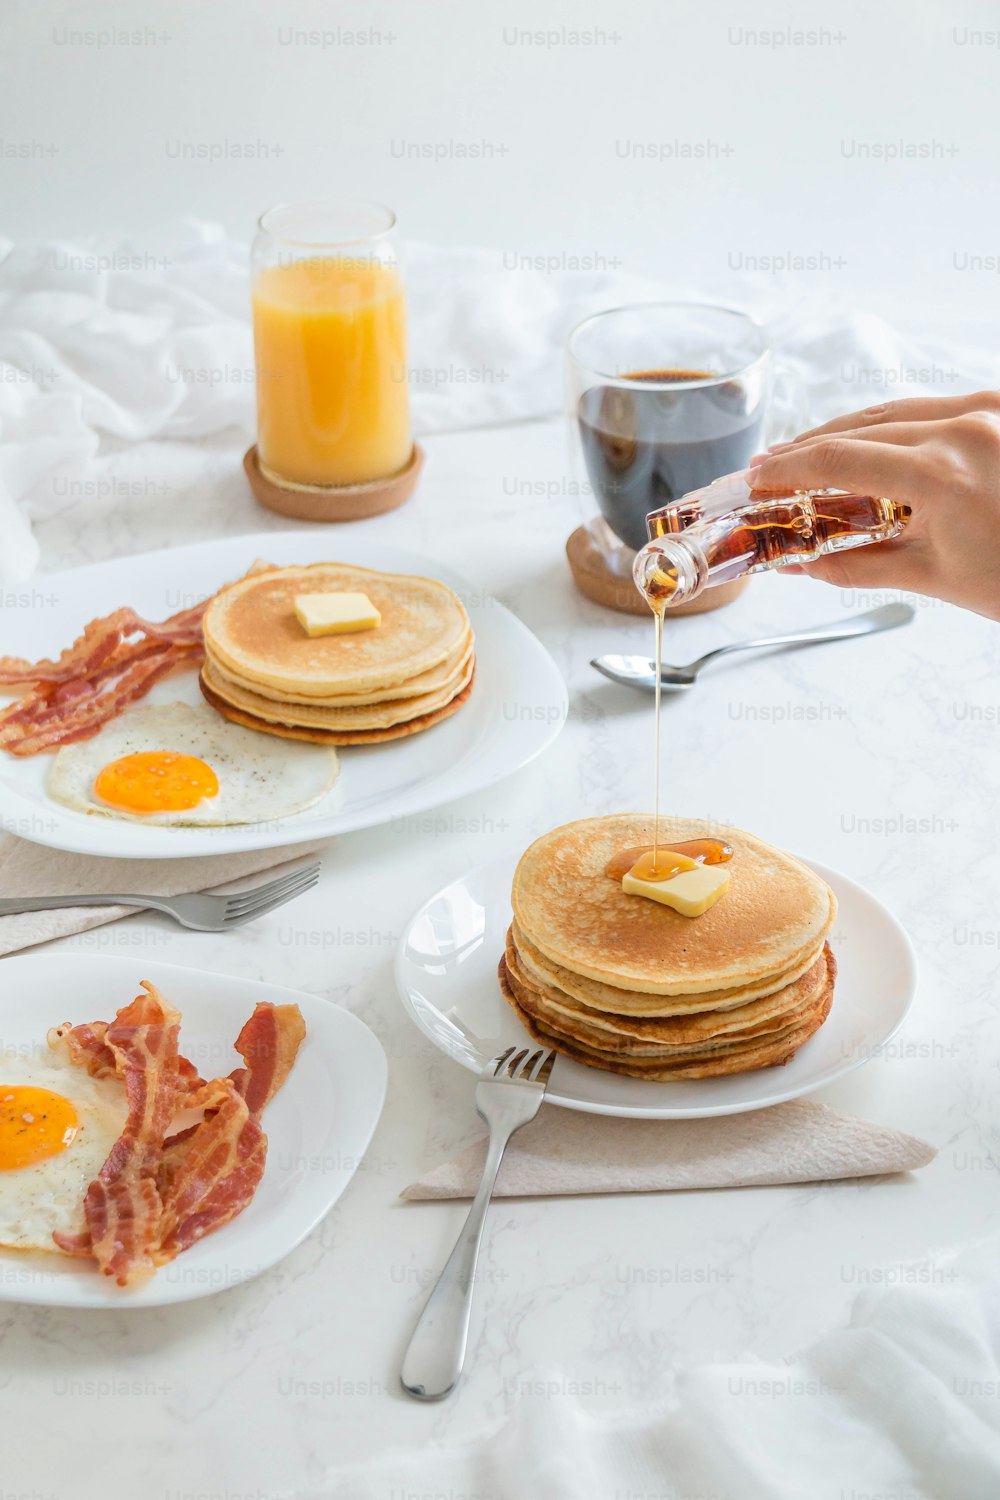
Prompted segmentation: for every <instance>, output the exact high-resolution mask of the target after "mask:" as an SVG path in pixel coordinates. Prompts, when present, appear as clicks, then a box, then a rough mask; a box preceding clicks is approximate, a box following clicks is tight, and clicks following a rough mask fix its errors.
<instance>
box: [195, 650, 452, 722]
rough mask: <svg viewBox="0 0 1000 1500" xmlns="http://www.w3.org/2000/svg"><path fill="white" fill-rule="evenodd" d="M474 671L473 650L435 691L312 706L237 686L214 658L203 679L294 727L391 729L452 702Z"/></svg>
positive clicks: (256, 713)
mask: <svg viewBox="0 0 1000 1500" xmlns="http://www.w3.org/2000/svg"><path fill="white" fill-rule="evenodd" d="M474 671H475V658H474V657H473V656H472V654H471V653H470V655H469V657H468V659H467V660H466V663H465V665H464V666H463V667H462V668H461V669H460V670H459V671H458V672H457V673H455V674H454V675H453V678H452V680H451V681H450V682H449V683H447V684H446V685H445V686H444V687H441V688H438V689H436V690H435V691H434V692H430V693H421V694H420V695H419V696H417V697H413V698H388V699H383V700H381V701H380V702H378V703H368V704H364V705H361V706H358V707H355V708H325V707H309V706H307V705H306V704H304V703H301V702H298V703H283V702H281V703H279V702H278V701H276V700H275V699H273V698H264V697H261V695H260V694H259V693H251V692H247V691H246V690H245V689H243V688H240V687H236V686H234V685H233V684H232V683H231V682H230V681H229V679H228V678H227V677H225V676H224V674H223V673H221V672H220V671H219V670H218V669H217V668H216V666H215V665H214V663H213V662H211V661H206V662H205V664H204V666H203V667H202V681H203V682H204V684H205V686H206V687H207V688H208V689H209V691H210V692H211V693H212V694H213V696H214V697H215V698H218V699H222V701H223V702H225V703H228V704H229V705H230V707H232V708H237V709H240V710H241V711H242V712H244V713H247V714H251V715H253V717H254V718H257V719H263V720H266V721H267V722H269V723H275V724H284V725H287V726H288V727H290V728H300V729H322V730H325V731H329V732H333V733H337V732H341V731H350V730H377V729H391V728H393V727H394V726H395V725H397V724H405V723H408V722H410V721H412V720H415V719H418V718H422V717H426V716H427V715H428V714H431V713H433V712H434V711H435V710H437V709H439V708H444V707H445V705H446V704H449V703H451V702H452V701H453V699H455V698H456V697H457V695H458V694H459V693H460V692H461V691H462V689H463V688H465V687H467V686H468V684H469V683H470V682H471V681H472V676H473V673H474Z"/></svg>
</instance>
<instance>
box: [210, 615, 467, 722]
mask: <svg viewBox="0 0 1000 1500" xmlns="http://www.w3.org/2000/svg"><path fill="white" fill-rule="evenodd" d="M472 652H473V639H472V630H471V628H470V630H469V631H468V633H467V635H466V637H465V639H464V640H463V641H462V642H461V643H460V644H459V645H458V646H457V647H456V648H455V650H454V651H452V652H451V653H450V655H448V656H446V657H445V659H444V661H442V662H439V663H438V665H437V666H435V667H429V668H428V669H427V671H426V672H417V673H416V674H415V675H414V676H413V677H408V678H407V679H406V681H405V682H398V683H395V684H394V685H393V686H392V687H383V688H370V689H369V690H368V692H366V693H332V694H330V696H329V697H325V698H323V697H320V696H319V695H318V694H316V693H311V694H306V693H292V692H288V691H282V690H281V689H280V688H272V687H268V685H267V684H266V683H263V682H251V681H250V679H249V678H247V677H243V676H242V675H241V674H240V673H239V672H232V671H229V670H228V669H227V668H226V667H224V666H223V665H222V663H221V662H220V661H219V660H218V659H217V658H215V659H213V660H212V676H213V681H217V682H219V683H220V684H222V685H223V686H225V687H226V688H227V689H230V690H232V689H237V688H238V689H239V690H240V691H241V692H243V693H252V694H253V695H254V697H255V698H266V699H270V700H272V701H273V702H275V703H282V704H288V703H298V704H301V705H302V706H303V707H305V708H362V707H365V706H367V705H368V704H370V703H383V702H385V701H386V700H388V699H397V698H418V697H421V696H422V695H423V694H424V693H433V692H435V691H437V690H438V689H439V688H445V687H449V686H453V687H454V691H455V692H457V691H458V682H459V680H460V679H461V676H462V672H463V669H464V668H465V667H467V666H468V664H469V660H470V658H471V656H472ZM224 696H226V697H229V696H230V694H229V692H227V693H226V694H225V695H224ZM231 701H232V702H233V703H235V704H236V705H237V706H241V705H240V699H239V696H238V694H237V693H236V692H235V691H233V692H232V696H231ZM242 706H243V707H246V708H247V709H248V711H249V712H250V713H253V712H254V710H253V708H252V707H250V705H249V704H244V705H242Z"/></svg>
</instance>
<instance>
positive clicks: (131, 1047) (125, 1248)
mask: <svg viewBox="0 0 1000 1500" xmlns="http://www.w3.org/2000/svg"><path fill="white" fill-rule="evenodd" d="M142 989H143V990H144V991H145V994H143V995H139V996H137V997H136V999H135V1000H133V1001H132V1004H131V1005H128V1006H126V1007H125V1008H124V1009H123V1010H120V1011H119V1012H118V1015H117V1016H116V1017H115V1019H114V1021H112V1022H111V1024H110V1025H109V1026H108V1028H107V1030H106V1032H105V1034H104V1042H105V1043H106V1045H107V1046H108V1047H110V1048H111V1050H112V1052H113V1053H114V1055H115V1062H116V1065H117V1068H118V1072H119V1073H120V1074H121V1076H122V1079H123V1081H124V1084H125V1097H126V1101H127V1104H128V1115H127V1117H126V1121H125V1128H124V1130H123V1131H122V1133H121V1135H120V1136H119V1138H118V1140H117V1141H116V1142H115V1144H114V1146H113V1147H112V1148H111V1153H110V1155H109V1156H108V1159H107V1161H106V1162H105V1163H104V1165H103V1167H102V1168H101V1170H100V1173H99V1174H98V1176H97V1177H96V1178H95V1179H94V1181H93V1182H92V1183H91V1184H90V1186H89V1187H88V1189H87V1193H86V1196H85V1198H84V1202H83V1206H84V1213H85V1215H86V1221H87V1228H86V1230H85V1231H84V1233H83V1234H81V1235H66V1234H62V1233H60V1232H59V1231H56V1233H55V1234H54V1235H53V1239H54V1240H55V1242H56V1244H57V1245H58V1246H59V1248H60V1249H61V1250H64V1251H66V1252H67V1253H68V1254H70V1255H92V1256H93V1258H94V1259H95V1260H96V1261H97V1264H98V1267H99V1268H100V1270H101V1271H103V1273H104V1274H105V1276H113V1277H114V1278H115V1280H116V1281H117V1283H118V1285H119V1286H129V1285H131V1284H132V1283H133V1282H135V1281H136V1280H138V1279H139V1278H140V1277H142V1276H144V1275H148V1274H149V1273H150V1272H151V1271H152V1270H153V1269H154V1267H155V1261H154V1259H153V1252H154V1250H155V1249H156V1247H157V1245H158V1242H159V1237H160V1228H161V1220H162V1214H163V1204H162V1201H161V1199H160V1194H159V1190H158V1188H157V1182H156V1179H157V1175H158V1172H159V1169H160V1163H161V1158H162V1154H163V1138H164V1135H165V1134H166V1131H167V1128H168V1126H169V1124H170V1120H171V1117H172V1116H173V1114H174V1110H175V1106H176V1088H175V1081H176V1072H177V1067H176V1063H177V1037H178V1033H179V1031H180V1015H179V1014H178V1012H177V1011H176V1010H174V1008H173V1006H172V1005H170V1004H169V1002H168V1001H166V1000H165V999H164V998H163V997H162V996H161V995H160V994H159V992H158V991H157V990H156V988H155V987H154V986H153V985H151V984H148V983H147V982H146V981H143V984H142Z"/></svg>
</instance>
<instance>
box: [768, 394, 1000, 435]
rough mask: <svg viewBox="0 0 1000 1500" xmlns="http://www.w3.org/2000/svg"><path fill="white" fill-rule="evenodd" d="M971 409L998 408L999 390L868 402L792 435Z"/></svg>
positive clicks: (930, 418) (935, 418) (933, 418)
mask: <svg viewBox="0 0 1000 1500" xmlns="http://www.w3.org/2000/svg"><path fill="white" fill-rule="evenodd" d="M970 411H987V412H1000V391H975V392H974V393H973V394H972V395H971V396H910V397H908V398H907V399H906V400H903V401H886V402H883V403H882V404H881V405H880V406H867V407H865V409H864V410H863V411H851V412H846V413H845V414H844V416H842V417H834V418H833V420H832V421H830V422H824V423H823V424H822V426H820V427H810V428H809V430H808V431H807V432H802V433H800V434H799V436H798V437H797V438H796V439H795V442H797V443H801V442H803V441H804V440H805V439H806V438H814V437H825V436H826V435H827V434H828V433H831V432H835V433H842V432H848V431H851V432H865V433H868V432H869V431H870V429H872V428H878V427H881V426H883V425H885V424H886V423H895V422H941V421H946V420H948V419H949V418H950V417H964V416H965V415H966V413H967V412H970Z"/></svg>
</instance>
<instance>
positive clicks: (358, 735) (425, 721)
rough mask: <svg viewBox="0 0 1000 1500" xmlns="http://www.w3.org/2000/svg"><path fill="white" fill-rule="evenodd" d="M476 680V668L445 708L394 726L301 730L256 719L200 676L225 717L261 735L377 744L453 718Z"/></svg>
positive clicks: (207, 697) (206, 694)
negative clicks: (387, 727)
mask: <svg viewBox="0 0 1000 1500" xmlns="http://www.w3.org/2000/svg"><path fill="white" fill-rule="evenodd" d="M474 681H475V671H473V674H472V677H471V679H470V680H469V682H468V683H467V684H466V686H465V687H464V688H463V689H462V690H461V692H460V693H458V694H457V695H456V696H455V697H454V698H452V700H451V702H450V703H446V704H445V705H444V707H443V708H439V709H436V710H435V711H434V712H433V713H429V714H422V715H421V716H420V717H419V718H416V719H409V720H408V721H407V722H406V723H405V724H396V725H394V726H393V727H392V728H391V729H368V730H364V729H355V730H344V731H342V732H340V733H334V732H332V731H330V730H326V729H299V728H296V727H295V726H294V725H291V724H275V723H271V722H270V721H268V720H266V719H258V718H255V717H254V715H253V714H248V713H244V712H243V710H242V709H239V708H233V707H232V705H231V704H229V703H226V702H225V701H224V700H223V699H222V698H218V697H216V695H215V694H214V693H213V692H212V691H211V689H210V688H208V687H206V685H205V679H204V677H203V676H201V675H199V678H198V684H199V686H200V688H201V692H202V697H203V698H204V699H205V701H206V703H210V704H211V706H212V707H213V708H214V709H216V710H217V711H218V712H219V713H220V714H221V715H222V716H223V718H224V719H231V720H232V722H233V723H234V724H242V725H244V727H245V728H247V729H257V730H259V731H260V733H261V734H276V735H278V736H279V737H280V738H281V739H286V740H309V741H311V742H312V743H314V744H318V745H377V744H381V743H382V742H383V741H385V740H398V739H403V738H405V737H406V736H407V735H410V734H419V733H420V732H421V731H422V730H424V729H430V728H431V726H432V725H434V724H440V723H441V721H442V720H443V719H447V718H450V717H451V715H452V714H453V713H457V711H458V710H459V709H460V708H461V707H462V705H463V703H466V702H467V701H468V698H469V694H470V693H471V692H472V687H473V683H474Z"/></svg>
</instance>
